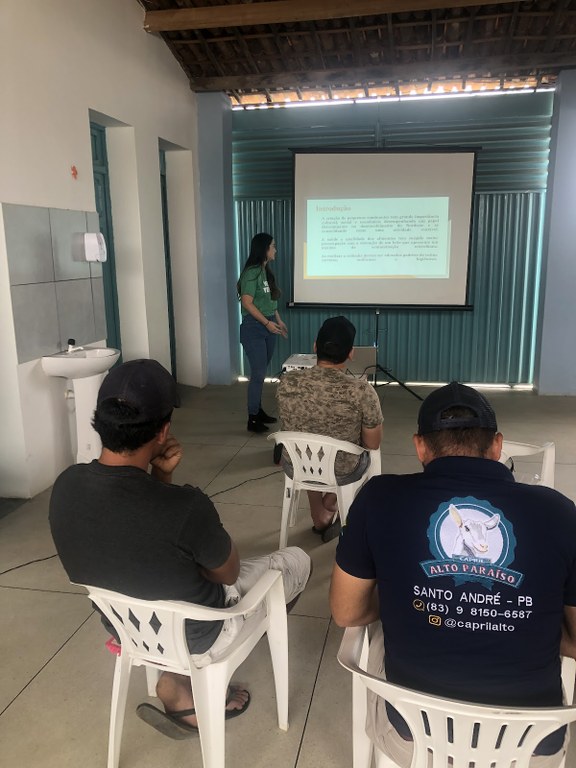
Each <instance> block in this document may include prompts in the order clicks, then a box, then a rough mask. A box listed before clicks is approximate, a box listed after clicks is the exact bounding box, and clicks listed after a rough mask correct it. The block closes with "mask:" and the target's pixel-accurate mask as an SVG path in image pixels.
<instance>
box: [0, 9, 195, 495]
mask: <svg viewBox="0 0 576 768" xmlns="http://www.w3.org/2000/svg"><path fill="white" fill-rule="evenodd" d="M143 18H144V11H143V9H142V7H141V6H140V5H139V4H138V3H137V2H136V0H50V2H46V0H26V2H22V0H2V2H1V3H0V72H1V73H2V76H1V77H0V108H1V111H2V118H1V120H0V203H20V204H23V205H33V206H43V207H52V208H67V209H72V210H86V211H94V210H95V203H94V186H93V180H92V157H91V146H90V133H89V122H90V113H91V111H92V113H94V112H95V113H100V115H102V116H106V118H107V119H108V125H109V126H110V127H109V128H108V129H107V139H108V149H109V166H110V180H111V197H112V210H113V225H114V234H115V253H116V270H117V282H118V294H119V309H120V323H121V336H122V347H123V353H124V357H125V359H131V358H135V357H139V356H146V357H148V356H149V357H155V358H157V359H159V360H160V361H161V362H162V363H163V364H164V365H166V366H169V361H170V354H169V337H168V319H167V304H166V301H167V300H166V285H165V268H164V247H163V239H162V214H161V203H160V178H159V164H158V142H159V140H163V141H165V142H169V143H170V144H171V145H172V146H174V147H175V148H179V149H181V150H185V152H184V153H183V154H186V152H187V153H188V158H189V162H188V163H187V164H186V165H185V168H184V169H180V176H183V177H184V178H183V179H180V180H179V181H178V182H177V186H178V188H179V189H181V190H182V194H184V195H185V197H184V199H183V200H182V201H181V206H183V207H184V208H186V211H187V218H188V219H189V220H190V219H191V220H192V222H194V221H195V187H196V185H197V181H196V180H195V178H194V162H193V161H192V160H190V158H192V157H193V156H194V155H195V154H196V103H195V97H194V95H193V94H192V92H191V91H190V87H189V84H188V80H187V78H186V76H185V75H184V73H183V71H182V70H181V68H180V66H179V65H178V63H177V61H176V60H175V59H174V57H173V56H172V54H171V53H170V51H169V50H168V48H167V47H166V45H165V43H164V42H163V41H162V40H161V39H160V38H157V37H154V36H151V35H148V34H146V33H145V32H144V31H143V30H142V24H143ZM73 165H74V166H76V168H77V170H78V177H77V179H74V178H73V177H72V174H71V166H73ZM170 183H171V182H170V179H169V184H170ZM187 233H188V235H189V237H187V238H183V237H180V238H177V239H176V242H175V243H173V247H172V257H173V260H174V261H175V262H176V263H177V264H182V263H185V264H186V270H187V272H188V273H192V274H194V275H195V274H196V273H197V271H198V262H197V244H196V228H195V224H194V223H192V224H191V225H188V228H187ZM0 283H1V285H0V354H1V355H2V366H0V369H2V373H0V397H1V399H2V403H3V405H2V415H3V416H4V412H5V413H6V414H7V418H8V424H9V426H10V429H6V428H4V429H3V431H2V436H1V437H0V466H1V467H2V472H1V474H0V481H1V485H0V496H2V495H5V496H6V495H8V496H21V497H27V496H33V495H34V494H36V493H38V492H39V491H41V490H42V489H44V488H46V487H47V486H49V485H50V484H51V483H52V482H53V480H54V477H55V475H56V474H57V472H58V471H60V470H61V469H62V468H63V467H64V466H66V465H67V464H68V463H70V462H71V460H72V456H71V453H70V441H69V439H68V438H67V431H66V430H67V425H66V424H64V423H62V422H63V419H62V418H61V416H62V413H63V412H65V409H64V408H63V407H62V404H61V403H59V404H58V406H57V407H56V409H55V410H56V413H55V412H54V409H52V410H50V409H49V408H48V409H47V408H46V407H45V405H46V402H50V401H51V400H53V398H54V397H56V398H59V397H60V395H61V394H62V393H63V389H64V382H62V386H61V387H60V388H59V389H58V390H57V391H56V392H54V387H55V386H56V385H57V384H58V383H59V382H58V381H57V380H56V381H54V382H49V380H47V379H46V380H45V379H44V378H43V375H42V374H41V372H40V362H39V361H34V362H32V363H26V364H23V365H21V366H17V363H16V350H15V339H14V329H13V327H11V310H10V294H9V288H8V287H7V286H8V280H7V257H6V252H5V247H4V237H3V232H2V231H1V225H0ZM187 285H188V287H189V288H190V290H192V291H194V290H195V291H196V292H197V290H198V281H197V280H194V279H192V280H188V282H187ZM183 298H184V299H185V300H184V302H183V301H182V297H181V298H180V306H177V307H175V311H176V314H177V316H178V322H179V323H185V324H186V326H187V327H188V328H192V329H195V333H194V336H195V338H196V339H197V340H199V339H201V338H202V335H203V330H202V326H201V314H200V301H199V298H198V296H197V295H193V296H188V297H183ZM198 345H199V346H200V347H201V344H200V342H198ZM177 353H178V355H179V357H182V356H183V355H184V356H185V355H186V354H187V353H186V349H180V350H177ZM192 357H193V362H192V363H191V364H187V365H182V369H183V370H185V371H186V377H187V380H182V381H183V383H188V384H198V383H202V382H203V381H204V380H205V371H204V370H203V369H202V365H203V356H202V353H201V351H200V352H199V353H196V350H195V351H194V354H193V355H192ZM60 390H61V391H60ZM50 392H52V395H50V394H49V393H50ZM3 426H4V427H6V421H3ZM32 468H33V471H32Z"/></svg>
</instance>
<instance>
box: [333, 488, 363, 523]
mask: <svg viewBox="0 0 576 768" xmlns="http://www.w3.org/2000/svg"><path fill="white" fill-rule="evenodd" d="M358 487H359V486H358V484H357V483H350V485H339V486H338V490H337V491H336V496H337V497H338V511H339V513H340V522H341V523H342V525H346V518H347V517H348V510H349V509H350V507H351V506H352V502H353V501H354V496H355V494H356V491H357V490H358Z"/></svg>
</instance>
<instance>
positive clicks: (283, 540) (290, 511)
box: [279, 478, 300, 549]
mask: <svg viewBox="0 0 576 768" xmlns="http://www.w3.org/2000/svg"><path fill="white" fill-rule="evenodd" d="M299 495H300V492H299V491H297V490H295V489H294V486H293V485H292V482H291V481H290V480H289V479H288V478H287V480H286V483H285V486H284V501H283V502H282V519H281V521H280V543H279V548H280V549H283V548H284V547H285V546H286V545H287V542H288V526H289V525H294V522H295V518H296V510H297V509H298V498H299ZM295 505H296V506H295Z"/></svg>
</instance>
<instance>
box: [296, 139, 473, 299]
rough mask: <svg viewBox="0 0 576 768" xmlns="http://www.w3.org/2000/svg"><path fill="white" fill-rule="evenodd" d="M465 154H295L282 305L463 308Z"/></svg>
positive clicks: (468, 175)
mask: <svg viewBox="0 0 576 768" xmlns="http://www.w3.org/2000/svg"><path fill="white" fill-rule="evenodd" d="M475 165H476V153H475V151H474V150H473V149H463V148H462V149H460V148H455V149H444V148H422V149H415V150H412V149H410V150H380V149H378V150H376V149H375V150H355V149H332V148H330V149H325V150H315V149H306V150H305V149H299V150H294V260H293V265H292V294H291V301H292V303H293V304H294V305H295V306H297V305H298V304H305V305H314V306H329V307H335V306H338V305H340V306H342V307H345V306H367V307H427V308H429V307H438V308H444V307H454V308H456V307H469V306H470V304H469V299H468V274H469V271H470V270H469V254H470V230H471V221H472V201H473V190H474V170H475Z"/></svg>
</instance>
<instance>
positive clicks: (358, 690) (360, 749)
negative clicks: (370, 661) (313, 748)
mask: <svg viewBox="0 0 576 768" xmlns="http://www.w3.org/2000/svg"><path fill="white" fill-rule="evenodd" d="M366 697H367V690H366V686H365V685H364V684H363V683H362V681H361V680H360V678H359V677H358V675H352V713H353V722H352V756H353V757H352V765H353V766H354V768H371V766H372V755H373V752H374V745H373V744H372V740H371V739H370V738H369V736H368V735H367V733H366V710H367V707H366Z"/></svg>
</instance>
